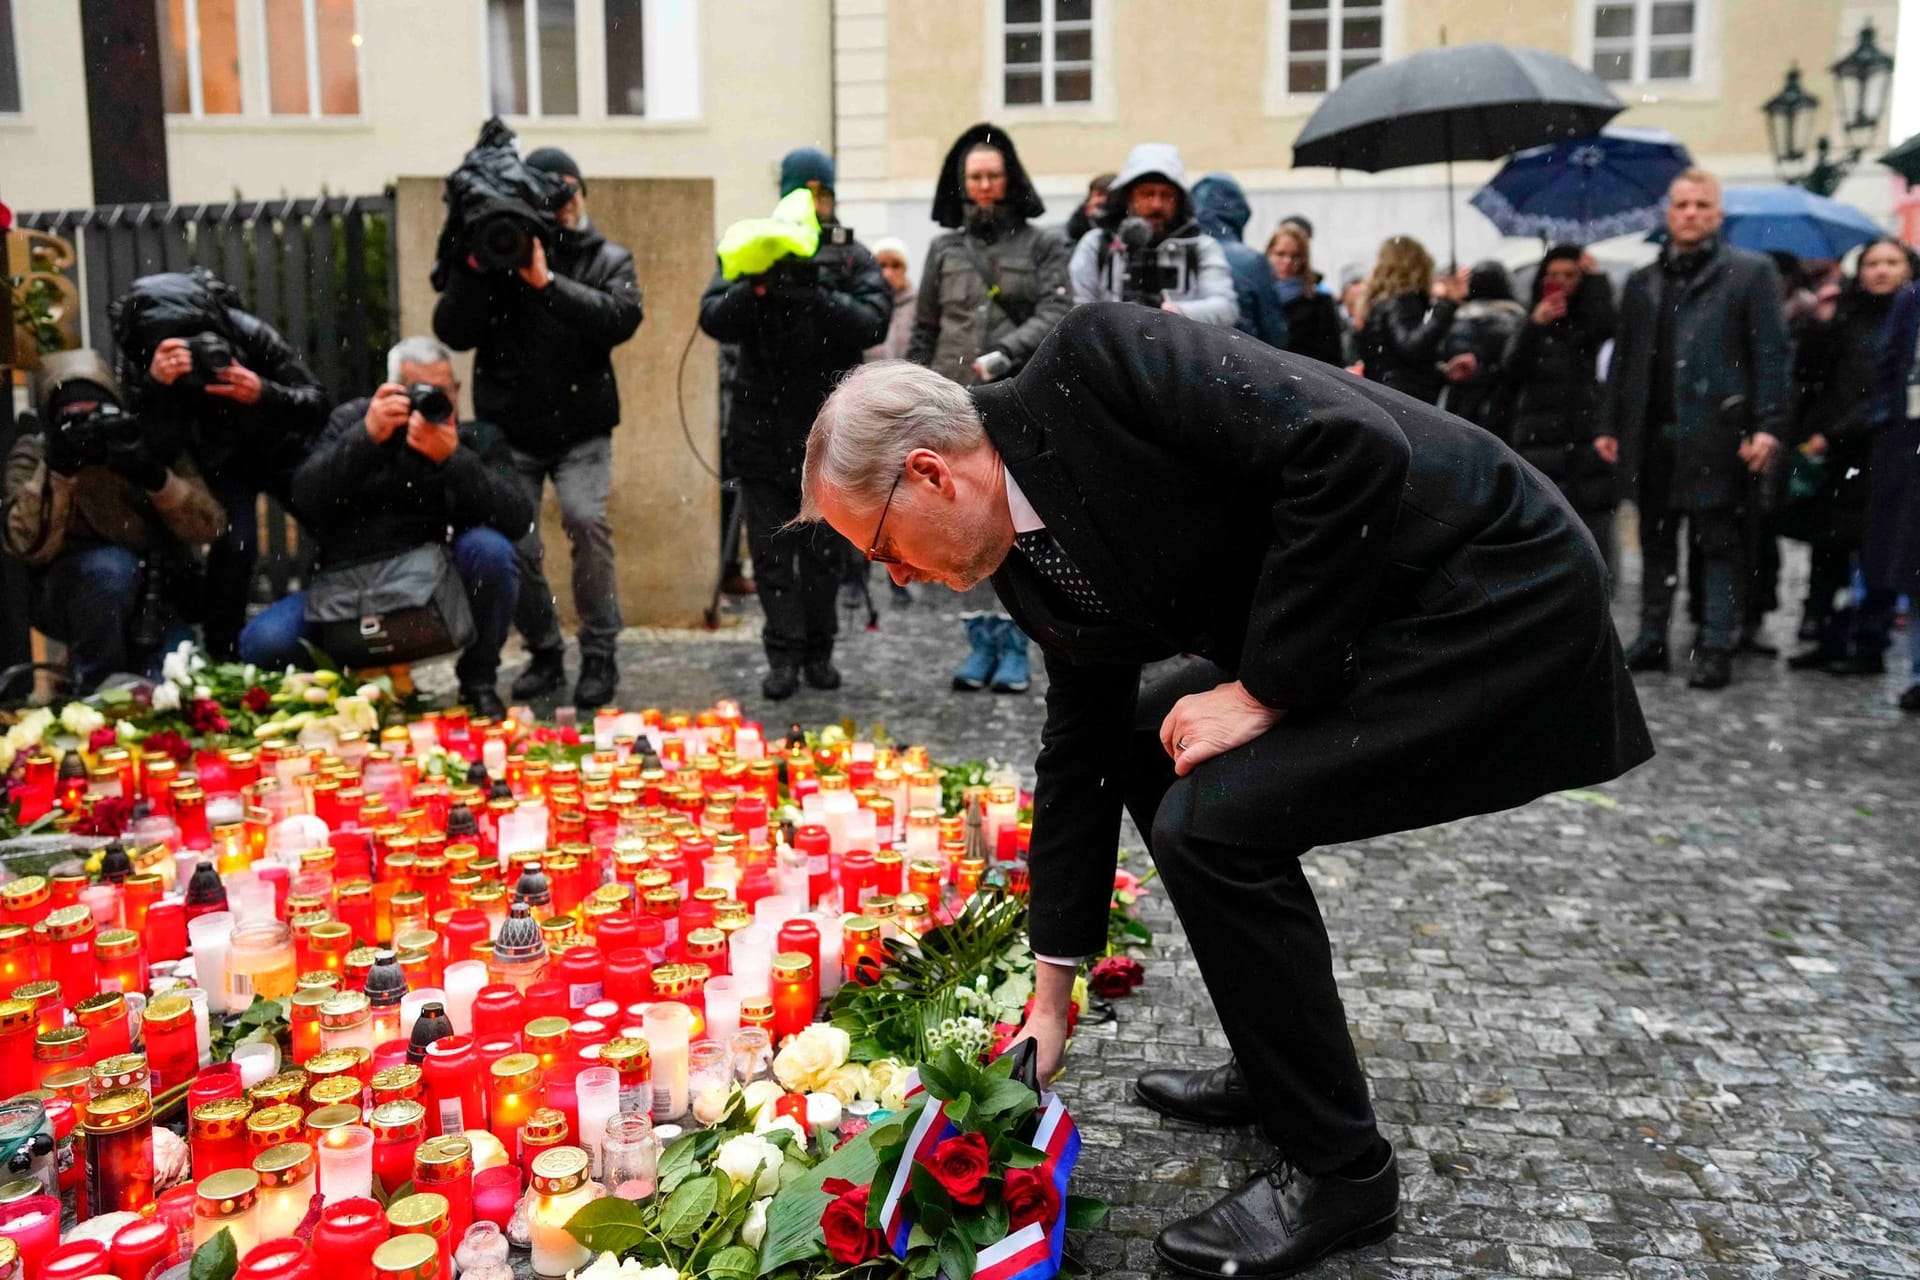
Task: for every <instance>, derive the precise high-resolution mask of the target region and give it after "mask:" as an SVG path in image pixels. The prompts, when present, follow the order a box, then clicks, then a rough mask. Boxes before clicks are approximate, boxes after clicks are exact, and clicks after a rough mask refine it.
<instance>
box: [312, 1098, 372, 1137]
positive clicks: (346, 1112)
mask: <svg viewBox="0 0 1920 1280" xmlns="http://www.w3.org/2000/svg"><path fill="white" fill-rule="evenodd" d="M359 1123H360V1108H359V1107H357V1106H355V1105H353V1104H352V1103H349V1102H337V1103H334V1104H332V1105H331V1106H325V1107H316V1108H314V1109H313V1110H312V1111H309V1112H308V1113H307V1133H308V1135H309V1136H311V1137H312V1138H314V1139H315V1141H318V1140H319V1139H320V1138H321V1137H323V1136H324V1135H326V1134H327V1133H328V1132H329V1131H331V1130H334V1129H344V1128H346V1127H347V1126H348V1125H354V1124H359Z"/></svg>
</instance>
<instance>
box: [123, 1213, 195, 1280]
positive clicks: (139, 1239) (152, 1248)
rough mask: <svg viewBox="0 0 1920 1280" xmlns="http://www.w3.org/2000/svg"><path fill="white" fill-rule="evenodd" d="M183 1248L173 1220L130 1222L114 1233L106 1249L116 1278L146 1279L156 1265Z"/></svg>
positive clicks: (126, 1279)
mask: <svg viewBox="0 0 1920 1280" xmlns="http://www.w3.org/2000/svg"><path fill="white" fill-rule="evenodd" d="M179 1248H180V1234H179V1232H178V1231H177V1230H176V1229H175V1228H174V1226H173V1224H172V1223H170V1222H161V1221H157V1220H155V1221H141V1222H129V1223H128V1224H127V1225H126V1226H124V1227H122V1228H120V1229H119V1230H118V1231H116V1232H114V1233H113V1242H112V1243H111V1244H110V1245H109V1246H108V1249H107V1253H108V1256H109V1258H110V1259H111V1262H112V1266H113V1274H114V1276H115V1278H116V1280H147V1276H148V1275H149V1274H150V1273H151V1272H152V1271H153V1269H154V1268H155V1267H157V1266H159V1265H160V1264H161V1263H163V1262H165V1261H166V1260H167V1259H169V1258H171V1257H172V1256H173V1255H174V1254H175V1253H176V1252H178V1251H179Z"/></svg>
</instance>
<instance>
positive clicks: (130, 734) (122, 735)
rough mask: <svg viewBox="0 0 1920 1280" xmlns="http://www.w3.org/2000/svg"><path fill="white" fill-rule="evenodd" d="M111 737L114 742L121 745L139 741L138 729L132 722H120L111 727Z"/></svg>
mask: <svg viewBox="0 0 1920 1280" xmlns="http://www.w3.org/2000/svg"><path fill="white" fill-rule="evenodd" d="M113 736H114V738H115V740H116V741H118V742H121V743H123V744H124V743H128V742H138V741H139V740H140V729H139V727H138V726H137V725H135V724H134V723H133V721H131V720H122V721H120V722H119V723H118V724H116V725H114V726H113Z"/></svg>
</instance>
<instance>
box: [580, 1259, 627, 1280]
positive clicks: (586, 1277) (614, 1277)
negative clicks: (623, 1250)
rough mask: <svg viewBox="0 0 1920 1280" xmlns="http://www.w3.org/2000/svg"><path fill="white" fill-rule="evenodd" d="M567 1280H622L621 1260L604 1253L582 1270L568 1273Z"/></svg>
mask: <svg viewBox="0 0 1920 1280" xmlns="http://www.w3.org/2000/svg"><path fill="white" fill-rule="evenodd" d="M567 1280H620V1259H618V1258H616V1257H614V1256H613V1255H612V1254H611V1253H602V1254H601V1255H600V1256H599V1257H597V1258H595V1259H594V1260H593V1261H592V1262H591V1263H589V1264H588V1265H586V1266H585V1267H582V1268H581V1269H580V1270H578V1271H569V1272H567Z"/></svg>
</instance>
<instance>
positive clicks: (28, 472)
mask: <svg viewBox="0 0 1920 1280" xmlns="http://www.w3.org/2000/svg"><path fill="white" fill-rule="evenodd" d="M35 380H36V383H37V386H36V395H35V398H36V400H37V401H38V402H39V405H40V413H41V415H42V422H43V424H44V426H43V429H42V430H39V431H36V430H32V429H31V428H30V427H29V428H28V429H25V430H22V432H21V433H20V436H19V438H18V439H17V440H16V441H15V442H14V446H13V449H12V451H11V452H10V453H9V454H8V455H7V465H6V496H5V500H4V518H5V529H6V535H5V536H6V550H7V554H8V555H11V556H13V557H15V558H16V559H19V560H21V561H24V562H25V563H26V564H27V565H28V566H30V581H31V590H32V604H31V606H30V608H31V616H32V620H33V625H34V626H35V627H37V628H39V629H40V630H41V631H43V632H45V633H46V634H47V635H49V636H52V637H53V638H54V639H56V640H60V641H63V642H64V643H65V644H66V646H67V648H68V651H69V653H70V655H71V662H72V667H73V680H74V685H75V687H76V689H77V690H78V691H79V692H81V693H89V692H92V690H93V689H94V687H95V686H96V685H98V684H99V683H100V681H101V679H102V678H103V677H105V676H108V675H111V674H112V673H114V672H116V671H123V670H126V669H127V668H128V667H129V666H131V665H133V664H134V663H135V662H139V663H140V664H142V665H144V664H145V662H146V661H147V659H149V658H151V657H153V656H155V655H157V653H158V650H159V647H160V645H159V642H160V641H161V639H162V638H163V632H164V630H165V628H166V621H167V620H166V619H165V618H164V617H162V616H160V615H161V614H162V613H163V612H164V609H163V607H162V598H163V597H162V593H161V592H160V590H159V587H160V585H161V577H160V575H161V574H163V572H164V570H165V567H166V563H167V561H168V560H170V559H173V558H177V557H179V556H180V555H181V554H182V553H183V552H184V551H185V549H186V545H187V544H190V543H199V542H207V541H210V540H211V539H213V538H216V537H218V536H219V535H220V529H221V526H222V525H223V524H224V523H225V521H226V517H225V514H224V513H223V512H222V511H221V509H220V504H219V503H218V502H217V501H215V499H214V496H213V494H212V493H211V492H210V491H209V490H208V488H207V485H206V482H205V481H204V480H202V479H201V478H200V473H199V471H198V469H197V468H196V467H195V466H194V463H193V460H192V458H191V457H190V456H189V455H188V453H187V452H186V451H185V450H183V449H182V448H181V447H180V438H179V437H178V436H176V435H173V434H171V433H170V432H168V431H167V430H166V428H164V427H163V426H159V425H156V424H147V423H142V422H140V421H139V420H138V419H135V418H132V417H130V416H128V415H126V414H123V413H120V412H119V409H120V399H121V397H120V388H119V384H118V383H117V382H116V381H115V380H114V376H113V374H112V373H111V372H110V371H109V370H108V368H107V363H106V361H105V360H103V359H101V358H100V356H99V355H98V354H96V353H94V352H92V351H62V352H58V353H56V354H53V355H49V356H47V357H45V358H44V359H43V360H42V362H41V365H40V369H39V372H38V373H37V374H36V378H35ZM149 588H150V589H149ZM143 601H145V602H146V604H147V605H148V607H149V615H148V616H145V617H142V616H140V615H141V614H142V607H141V606H142V602H143ZM135 632H140V633H142V634H140V635H135V634H134V633H135ZM136 639H138V640H140V641H142V643H140V644H139V645H135V644H134V643H133V641H134V640H136ZM136 648H140V649H146V650H149V651H150V652H147V653H142V654H137V653H135V652H134V650H135V649H136Z"/></svg>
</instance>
